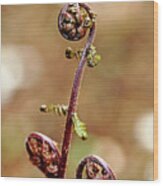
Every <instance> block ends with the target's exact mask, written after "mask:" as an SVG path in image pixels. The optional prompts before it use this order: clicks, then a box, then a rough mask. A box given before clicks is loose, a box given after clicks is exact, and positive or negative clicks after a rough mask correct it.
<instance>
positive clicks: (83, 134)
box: [72, 113, 88, 140]
mask: <svg viewBox="0 0 163 186" xmlns="http://www.w3.org/2000/svg"><path fill="white" fill-rule="evenodd" d="M72 122H73V126H74V131H75V132H76V134H77V135H78V136H79V137H80V138H81V139H83V140H86V139H87V138H88V134H87V130H86V125H85V123H83V122H82V121H80V119H79V117H78V115H77V113H74V114H73V116H72Z"/></svg>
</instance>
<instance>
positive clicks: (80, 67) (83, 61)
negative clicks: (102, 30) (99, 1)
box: [59, 3, 95, 178]
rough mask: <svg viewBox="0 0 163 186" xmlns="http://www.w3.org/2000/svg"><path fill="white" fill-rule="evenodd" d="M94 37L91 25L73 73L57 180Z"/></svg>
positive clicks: (61, 173) (64, 161) (62, 168)
mask: <svg viewBox="0 0 163 186" xmlns="http://www.w3.org/2000/svg"><path fill="white" fill-rule="evenodd" d="M79 5H80V6H82V7H84V8H85V9H86V10H87V11H88V10H90V9H89V7H88V6H87V5H85V4H83V3H79ZM94 35H95V24H93V26H92V27H91V29H90V33H89V36H88V40H87V43H86V45H85V48H84V51H83V55H82V58H81V60H80V62H79V65H78V68H77V70H76V73H75V78H74V82H73V87H72V92H71V97H70V101H69V108H68V115H67V119H66V125H65V131H64V138H63V144H62V152H61V158H60V164H59V178H64V177H65V172H66V164H67V158H68V153H69V147H70V142H71V138H72V119H71V118H72V115H73V113H75V112H76V110H77V101H78V96H79V89H80V85H81V81H82V76H83V73H84V67H85V64H86V52H87V50H88V48H89V47H90V45H91V44H92V42H93V40H94Z"/></svg>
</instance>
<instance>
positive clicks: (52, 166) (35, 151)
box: [25, 132, 60, 178]
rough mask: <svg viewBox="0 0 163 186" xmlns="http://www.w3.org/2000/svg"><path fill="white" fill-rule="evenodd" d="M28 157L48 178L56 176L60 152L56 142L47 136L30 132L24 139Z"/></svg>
mask: <svg viewBox="0 0 163 186" xmlns="http://www.w3.org/2000/svg"><path fill="white" fill-rule="evenodd" d="M25 144H26V149H27V152H28V154H29V159H30V161H31V162H32V163H33V165H35V166H36V167H37V168H38V169H40V170H41V171H42V172H43V173H44V174H45V176H46V177H48V178H58V170H59V160H60V152H59V150H58V147H57V145H56V143H55V142H54V141H53V140H51V139H50V138H49V137H47V136H45V135H43V134H41V133H38V132H33V133H31V134H30V135H29V136H28V137H27V139H26V142H25Z"/></svg>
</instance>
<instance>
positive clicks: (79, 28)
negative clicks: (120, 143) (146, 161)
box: [25, 3, 116, 180]
mask: <svg viewBox="0 0 163 186" xmlns="http://www.w3.org/2000/svg"><path fill="white" fill-rule="evenodd" d="M95 22H96V14H95V13H94V12H93V11H92V10H91V9H90V7H89V6H88V5H86V4H85V3H69V4H66V5H64V7H63V8H62V9H61V11H60V13H59V16H58V29H59V31H60V33H61V35H62V36H63V37H64V38H65V39H66V40H69V41H74V42H75V41H79V40H80V39H82V38H84V36H85V35H86V33H87V31H88V30H89V35H88V39H87V41H86V44H85V47H84V48H81V49H79V50H78V51H73V49H72V48H71V47H68V48H67V49H66V50H65V56H66V57H67V58H68V59H72V58H76V59H77V60H78V61H79V63H78V67H77V70H76V73H75V77H74V81H73V86H72V92H71V96H70V100H69V103H68V105H53V104H51V105H41V107H40V111H41V112H45V113H48V112H54V113H56V114H57V115H59V116H64V117H66V118H67V119H66V124H65V131H64V138H63V143H62V149H61V150H60V149H58V147H57V143H56V142H54V141H53V140H52V139H50V138H49V137H47V136H45V135H43V134H41V133H38V132H32V133H31V134H29V136H28V137H27V138H26V142H25V144H26V149H27V152H28V155H29V159H30V161H31V162H32V163H33V164H34V165H35V166H37V167H38V168H39V169H40V170H41V171H42V172H43V173H44V175H45V176H46V177H48V178H65V173H66V167H67V166H66V165H67V159H68V154H69V148H70V143H71V138H72V132H73V131H74V132H75V133H76V134H77V136H79V138H81V140H86V139H87V137H88V134H87V130H86V124H85V123H84V122H83V121H82V120H81V119H80V117H79V114H78V111H77V105H78V104H77V103H78V96H79V91H80V85H81V81H82V77H83V73H84V69H85V66H86V65H87V66H88V67H90V68H93V67H95V66H97V65H98V63H99V62H100V60H101V56H100V55H99V54H98V53H97V51H96V48H95V46H94V45H93V41H94V37H95ZM76 178H79V179H81V178H88V179H109V180H114V179H116V176H115V174H114V173H113V171H112V169H111V168H110V166H109V165H108V164H107V163H106V162H105V161H104V160H103V159H101V158H100V157H98V156H96V155H89V156H87V157H85V158H83V160H81V161H80V162H79V165H78V167H77V170H76Z"/></svg>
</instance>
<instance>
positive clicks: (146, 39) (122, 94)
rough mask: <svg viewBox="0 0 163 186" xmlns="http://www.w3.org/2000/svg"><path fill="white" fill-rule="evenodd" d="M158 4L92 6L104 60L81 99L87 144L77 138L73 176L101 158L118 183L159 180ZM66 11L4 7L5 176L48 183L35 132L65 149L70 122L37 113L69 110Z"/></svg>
mask: <svg viewBox="0 0 163 186" xmlns="http://www.w3.org/2000/svg"><path fill="white" fill-rule="evenodd" d="M153 5H154V4H153V2H125V3H120V2H117V3H115V2H114V3H93V4H92V3H90V6H91V7H92V9H93V10H94V11H95V12H96V13H97V15H98V17H97V30H96V37H95V42H94V44H95V46H96V47H97V51H98V53H100V54H101V56H102V61H101V63H100V64H99V65H98V66H97V67H96V68H93V69H91V68H86V71H85V75H84V80H83V83H82V89H81V92H80V98H79V114H80V118H82V120H83V121H84V122H85V123H86V124H87V129H88V133H89V138H88V140H86V141H82V140H80V139H78V137H76V135H73V139H72V145H71V150H70V154H69V161H68V170H67V177H68V178H74V175H75V170H76V167H77V164H78V162H79V161H80V160H81V159H82V158H83V157H84V156H86V155H88V154H96V155H99V156H101V157H102V158H103V159H104V160H106V161H107V162H108V163H109V164H110V165H111V167H112V168H113V169H114V171H115V173H116V174H117V176H118V179H136V180H151V179H153ZM62 6H63V4H59V5H57V4H48V5H46V4H44V5H6V6H5V5H3V6H2V66H1V78H2V176H16V177H44V175H43V174H42V173H41V172H40V171H39V170H37V168H36V167H34V166H33V165H32V164H31V162H29V160H28V156H27V153H26V150H25V145H24V141H25V138H26V136H27V135H28V134H29V133H30V132H31V131H39V132H41V133H44V134H45V135H48V136H49V137H51V138H53V139H54V140H55V141H57V142H58V144H59V147H60V146H61V142H62V138H63V130H64V124H65V118H63V117H57V116H56V115H54V114H43V113H40V112H39V107H40V105H42V104H48V103H54V104H58V103H60V104H67V103H68V100H69V96H70V93H71V87H72V82H73V76H74V71H75V69H76V66H77V62H76V61H75V60H67V59H66V58H65V56H64V52H65V48H67V47H68V46H71V47H72V48H75V49H78V48H80V47H83V45H84V44H85V42H86V38H85V39H83V40H82V41H79V42H75V43H73V42H69V41H66V40H65V39H64V38H62V36H61V35H60V33H59V31H58V28H57V16H58V14H59V11H60V9H61V8H62Z"/></svg>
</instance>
